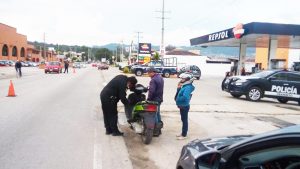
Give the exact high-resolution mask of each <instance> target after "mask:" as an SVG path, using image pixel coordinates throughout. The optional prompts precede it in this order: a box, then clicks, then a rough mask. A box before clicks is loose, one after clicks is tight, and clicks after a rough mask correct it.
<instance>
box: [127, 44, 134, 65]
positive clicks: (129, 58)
mask: <svg viewBox="0 0 300 169" xmlns="http://www.w3.org/2000/svg"><path fill="white" fill-rule="evenodd" d="M132 43H133V41H131V44H130V48H129V56H128V64H129V65H130V64H131V58H132Z"/></svg>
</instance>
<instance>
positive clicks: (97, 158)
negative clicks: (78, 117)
mask: <svg viewBox="0 0 300 169" xmlns="http://www.w3.org/2000/svg"><path fill="white" fill-rule="evenodd" d="M97 128H98V125H97V126H96V128H95V130H94V131H95V133H94V167H93V168H94V169H102V150H101V144H100V140H98V138H99V135H98V134H99V131H98V130H97Z"/></svg>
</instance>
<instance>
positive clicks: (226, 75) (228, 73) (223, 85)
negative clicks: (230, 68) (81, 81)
mask: <svg viewBox="0 0 300 169" xmlns="http://www.w3.org/2000/svg"><path fill="white" fill-rule="evenodd" d="M230 76H231V73H230V72H226V73H225V77H224V79H223V81H222V84H221V88H222V90H224V87H225V84H224V83H225V81H226V79H227V78H228V77H230Z"/></svg>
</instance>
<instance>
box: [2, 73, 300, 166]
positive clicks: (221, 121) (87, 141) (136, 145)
mask: <svg viewBox="0 0 300 169" xmlns="http://www.w3.org/2000/svg"><path fill="white" fill-rule="evenodd" d="M8 72H9V71H8ZM11 72H12V73H14V72H13V71H11ZM24 73H25V76H24V77H23V78H20V79H16V78H15V77H14V76H13V74H9V73H6V76H5V77H4V78H2V79H1V80H0V111H1V113H0V135H1V137H0V152H1V153H0V168H1V169H23V168H24V169H28V168H30V169H40V168H49V169H65V168H72V169H102V168H103V169H104V168H105V169H106V168H109V169H110V168H114V169H121V168H126V169H127V168H128V169H130V168H134V169H139V168H148V169H171V168H175V165H176V161H177V159H178V157H179V153H180V150H181V147H182V145H184V144H186V143H187V142H189V141H191V140H193V139H196V138H205V137H212V136H223V135H233V134H256V133H261V132H264V131H269V130H272V129H276V128H279V127H283V126H285V125H290V124H293V123H298V124H299V123H300V118H299V115H300V113H299V112H300V111H299V110H300V107H299V106H298V105H297V104H296V103H289V104H285V105H284V104H279V103H277V102H276V101H273V100H269V99H265V100H264V101H263V102H259V103H254V102H248V101H246V100H245V99H243V98H242V99H235V98H232V97H231V96H229V95H228V94H227V93H224V92H222V91H220V81H221V80H222V77H216V76H215V77H208V76H207V77H205V78H203V79H201V80H200V81H195V82H194V84H195V86H196V91H195V92H194V94H193V98H192V106H191V112H190V114H189V120H190V129H189V138H188V139H187V140H183V141H178V140H176V139H175V135H176V134H178V133H179V132H180V128H181V122H180V116H179V112H178V109H177V108H176V106H174V101H173V97H174V94H175V93H174V92H175V88H176V84H177V82H178V79H176V78H170V79H165V86H166V87H165V95H164V100H165V101H164V103H163V105H162V118H163V121H164V122H165V127H164V129H163V135H162V136H161V137H159V138H154V139H153V142H152V143H151V144H150V145H143V144H142V143H141V140H140V136H138V135H136V134H134V133H133V132H132V131H131V130H130V129H129V128H128V126H127V124H126V122H125V121H126V120H125V116H124V111H123V106H122V104H120V105H119V110H120V113H119V117H120V118H119V123H120V128H121V129H122V130H123V131H124V132H125V136H124V137H112V136H106V135H105V134H104V129H103V118H102V112H101V109H100V101H99V93H100V91H101V89H102V88H103V85H105V83H106V82H108V81H109V80H110V79H111V78H112V77H114V75H116V74H118V73H119V71H118V70H117V69H116V68H113V69H110V70H108V71H107V70H103V71H98V70H96V69H95V68H86V69H80V70H77V71H76V74H73V73H69V74H44V73H43V71H41V70H39V69H33V68H32V69H30V68H29V69H28V71H24ZM9 75H10V76H9ZM10 79H12V80H13V83H14V87H15V91H16V94H17V97H14V98H9V97H5V96H6V95H7V91H8V85H9V80H10ZM138 80H139V82H140V83H142V84H144V85H147V84H148V83H149V80H150V79H149V77H138Z"/></svg>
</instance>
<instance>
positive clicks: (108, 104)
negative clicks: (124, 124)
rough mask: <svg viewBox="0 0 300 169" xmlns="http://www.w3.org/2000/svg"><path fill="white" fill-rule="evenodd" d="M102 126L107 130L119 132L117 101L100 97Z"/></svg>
mask: <svg viewBox="0 0 300 169" xmlns="http://www.w3.org/2000/svg"><path fill="white" fill-rule="evenodd" d="M101 104H102V112H103V119H104V126H105V128H106V131H108V132H113V133H115V132H119V129H118V110H117V103H114V102H112V101H110V100H106V99H103V98H101Z"/></svg>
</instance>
